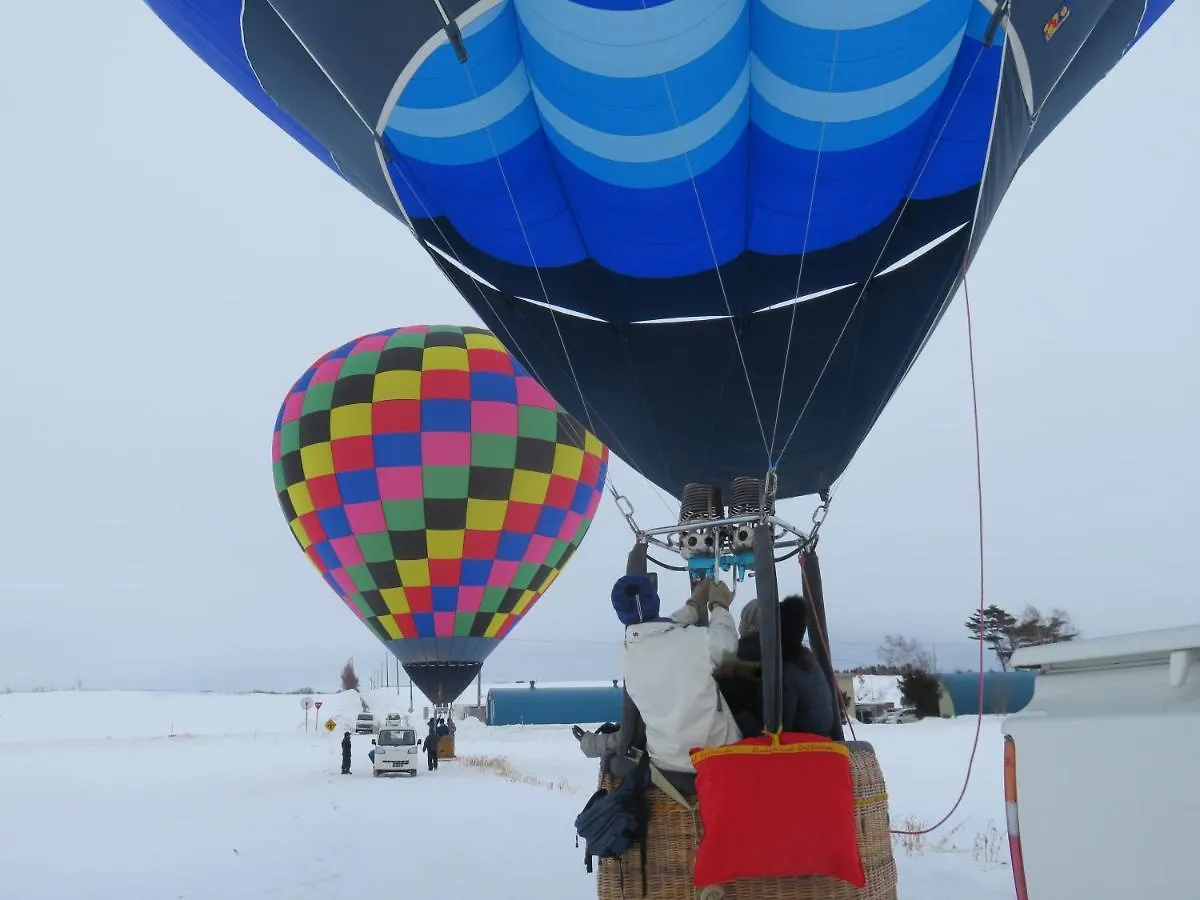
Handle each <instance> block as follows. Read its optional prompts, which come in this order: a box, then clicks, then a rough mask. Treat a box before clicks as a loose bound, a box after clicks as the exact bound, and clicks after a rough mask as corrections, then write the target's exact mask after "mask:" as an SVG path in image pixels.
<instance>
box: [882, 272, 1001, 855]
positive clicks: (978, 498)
mask: <svg viewBox="0 0 1200 900" xmlns="http://www.w3.org/2000/svg"><path fill="white" fill-rule="evenodd" d="M968 252H970V251H969V249H968ZM963 300H964V305H965V306H966V309H967V353H968V358H969V360H970V367H971V415H972V419H973V421H974V426H975V502H976V508H977V511H978V516H979V621H980V622H981V623H982V622H983V616H984V611H985V603H984V596H985V591H984V584H985V582H984V568H983V562H984V542H983V453H982V451H981V449H980V447H981V444H982V441H981V440H980V437H979V395H978V391H977V389H976V382H975V334H974V331H973V329H972V327H971V290H970V288H969V287H968V286H967V269H966V262H965V261H964V263H963ZM979 637H980V640H979V707H978V710H977V712H976V713H975V740H974V741H973V742H972V743H971V756H970V757H969V758H968V759H967V774H966V776H965V777H964V778H963V784H962V790H961V791H959V792H958V799H957V800H955V801H954V805H953V806H952V807H950V812H948V813H946V815H944V816H942V818H940V819H939V820H938V821H937V822H935V823H934V824H933V825H930V826H929V827H928V828H921V829H918V830H914V831H904V830H896V829H892V832H891V833H892V834H900V835H910V836H916V835H922V834H929V833H930V832H931V831H936V830H937V829H938V828H941V827H942V826H943V825H945V824H946V823H947V822H948V821H950V817H951V816H953V815H954V814H955V813H956V812H957V811H958V807H959V806H961V805H962V802H963V798H964V797H965V796H966V795H967V788H968V787H969V786H970V784H971V772H972V770H973V769H974V768H975V754H976V753H977V752H978V750H979V735H980V732H981V731H982V730H983V696H984V690H983V635H982V634H981V635H980V636H979Z"/></svg>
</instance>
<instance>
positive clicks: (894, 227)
mask: <svg viewBox="0 0 1200 900" xmlns="http://www.w3.org/2000/svg"><path fill="white" fill-rule="evenodd" d="M985 49H986V47H985V46H983V45H982V44H981V45H980V47H979V52H978V53H976V54H975V59H974V61H973V62H972V63H971V68H970V69H969V70H968V71H967V77H966V78H964V79H963V83H962V86H961V87H960V88H959V89H958V94H957V95H956V96H955V98H954V103H953V104H952V105H951V107H950V111H949V112H948V113H947V115H946V118H945V120H944V121H943V122H942V125H941V128H939V129H938V133H937V136H936V137H935V138H934V140H933V142H932V143H931V144H930V147H929V152H928V153H927V154H926V155H925V160H924V162H923V163H922V164H921V168H920V170H919V171H918V172H917V177H916V179H915V180H914V181H913V185H912V188H911V189H910V190H909V191H908V192H907V193H906V195H905V197H904V202H903V203H902V204H901V206H900V211H899V212H898V213H897V214H896V220H895V221H894V222H893V223H892V227H891V229H890V230H889V231H888V235H887V237H886V238H885V239H884V242H883V246H882V247H881V248H880V250H879V255H878V256H877V257H876V258H875V262H874V264H873V265H872V266H871V269H870V271H869V272H868V273H867V277H866V279H865V280H864V281H863V284H862V289H861V290H859V292H858V296H857V297H856V298H855V300H854V304H853V305H852V306H851V307H850V312H849V313H848V314H847V316H846V321H845V323H844V324H843V325H842V329H841V331H840V332H839V333H838V336H837V338H836V339H835V340H834V342H833V347H831V348H830V350H829V355H828V356H827V357H826V358H825V363H824V365H822V366H821V371H820V372H819V373H818V375H817V378H816V380H815V381H814V382H813V386H812V390H810V391H809V392H808V397H807V399H806V400H805V401H804V405H803V406H802V407H801V408H800V414H799V415H798V416H797V417H796V423H795V424H794V425H793V426H792V430H791V431H790V432H789V433H788V436H787V439H786V440H785V441H784V443H783V447H782V449H780V451H779V454H778V456H777V458H778V459H782V458H783V455H784V454H785V453H786V452H787V448H788V446H789V445H790V444H791V442H792V438H794V437H795V436H796V432H797V431H798V430H799V428H800V423H801V422H802V421H803V419H804V414H805V413H806V412H808V407H809V405H810V404H811V403H812V400H813V397H815V396H816V393H817V388H818V387H820V385H821V381H822V380H823V379H824V378H825V373H826V372H827V371H828V370H829V366H830V364H831V363H832V362H833V357H834V355H835V354H836V353H837V350H838V347H839V346H841V343H842V339H843V338H844V337H845V336H846V332H847V331H848V330H849V329H850V323H851V322H852V321H854V315H855V313H857V312H858V308H859V306H861V305H862V301H863V298H864V297H865V296H866V294H867V289H868V288H869V287H870V285H871V282H872V281H873V280H874V279H875V273H876V271H877V270H878V269H879V266H880V263H882V262H883V259H884V256H885V255H886V254H887V249H888V247H889V246H891V243H892V238H894V237H895V235H896V232H897V230H898V229H899V227H900V222H901V221H903V219H904V213H905V211H906V210H907V209H908V205H909V203H911V202H912V192H913V191H914V190H916V187H917V186H918V185H919V184H920V183H921V179H922V178H924V176H925V170H926V169H928V168H929V164H930V162H931V161H932V160H933V155H934V153H935V152H936V151H937V149H938V147H939V146H940V145H941V142H942V138H943V137H944V136H945V134H946V129H947V128H948V127H949V125H950V122H951V121H952V120H953V118H954V113H955V112H956V111H957V110H958V105H959V103H960V102H962V98H963V96H964V95H965V94H966V90H967V86H968V85H969V84H970V83H971V79H972V78H973V77H974V75H975V69H976V68H977V67H978V65H979V61H980V60H981V59H982V58H983V52H984V50H985Z"/></svg>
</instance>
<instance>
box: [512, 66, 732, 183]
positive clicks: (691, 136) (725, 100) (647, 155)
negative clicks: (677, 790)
mask: <svg viewBox="0 0 1200 900" xmlns="http://www.w3.org/2000/svg"><path fill="white" fill-rule="evenodd" d="M749 87H750V65H749V63H747V64H746V66H745V68H743V69H742V72H741V74H740V75H739V76H738V78H737V81H735V82H734V84H733V86H732V87H731V88H730V89H729V90H728V91H727V92H726V93H725V96H724V97H722V98H721V99H720V100H718V101H717V103H716V104H714V105H713V107H712V108H711V109H709V110H708V112H706V113H704V115H702V116H700V117H698V118H696V119H693V120H692V121H690V122H687V123H685V124H683V125H680V126H679V127H678V128H672V129H671V130H669V131H661V132H658V133H657V134H645V135H624V134H611V133H609V132H604V131H598V130H596V129H594V128H589V127H588V126H587V125H583V124H581V123H579V122H576V121H575V120H574V119H572V118H571V117H570V116H568V115H567V114H566V113H564V112H562V111H561V110H559V109H557V108H555V106H554V105H553V104H552V103H550V101H549V100H548V99H547V98H546V97H545V96H543V95H542V94H540V93H539V92H538V89H537V86H536V85H535V86H534V88H533V92H534V97H535V98H536V100H537V108H538V112H539V113H541V115H542V120H543V121H544V122H545V123H546V124H547V125H548V126H550V127H552V128H554V130H555V131H557V132H558V133H559V134H560V135H561V136H562V137H564V138H565V139H566V140H568V141H570V142H571V143H572V144H574V145H575V146H576V147H578V148H579V149H581V150H584V151H586V152H587V153H591V154H595V155H596V156H599V157H602V158H604V159H608V160H611V161H613V162H622V163H654V162H659V161H661V160H665V159H671V158H672V157H675V156H681V155H683V154H684V153H688V152H690V151H692V150H696V149H697V148H699V147H701V146H702V145H703V144H705V143H706V142H708V141H710V140H712V139H713V138H714V137H716V135H717V134H719V133H720V132H721V130H722V129H723V128H724V127H725V126H726V125H727V124H729V122H731V121H732V120H733V119H734V118H736V116H737V114H738V111H739V109H740V108H741V106H742V103H743V102H744V101H745V99H746V95H747V92H748V90H749Z"/></svg>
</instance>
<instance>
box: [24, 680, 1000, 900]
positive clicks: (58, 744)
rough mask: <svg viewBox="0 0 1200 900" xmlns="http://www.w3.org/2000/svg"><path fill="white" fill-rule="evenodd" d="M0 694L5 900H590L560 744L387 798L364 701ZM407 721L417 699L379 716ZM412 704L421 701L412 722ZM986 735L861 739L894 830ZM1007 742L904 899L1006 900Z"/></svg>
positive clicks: (983, 758)
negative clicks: (351, 729) (347, 765)
mask: <svg viewBox="0 0 1200 900" xmlns="http://www.w3.org/2000/svg"><path fill="white" fill-rule="evenodd" d="M319 699H323V700H324V701H325V705H324V707H323V708H322V710H321V715H320V719H321V720H322V721H324V720H325V719H326V718H328V717H329V716H330V714H332V716H333V718H334V719H335V721H337V722H338V723H339V728H338V730H336V731H335V732H334V733H333V735H329V734H327V733H325V732H324V731H323V730H322V731H320V732H316V731H314V730H311V726H312V725H313V724H315V722H314V720H315V718H316V717H315V716H310V730H309V731H308V732H307V733H306V732H305V730H304V713H303V711H302V710H301V708H300V698H299V697H297V696H280V695H267V694H169V693H150V692H89V691H82V692H59V693H37V694H5V695H0V879H2V880H0V896H2V897H12V898H21V900H61V898H63V897H71V898H72V900H93V898H94V900H101V898H105V900H107V898H111V897H114V896H120V897H128V898H132V900H241V898H246V900H249V898H254V900H260V898H280V900H343V898H345V900H362V898H363V897H367V896H370V895H372V894H375V893H377V892H379V891H380V890H384V891H385V892H386V893H388V894H389V895H391V894H395V895H397V896H414V897H433V896H452V897H457V896H461V897H470V898H479V900H507V898H514V900H515V898H518V897H519V898H522V900H524V898H527V897H529V896H539V897H547V898H554V900H575V898H578V900H584V898H589V897H595V885H594V881H593V879H592V877H591V876H588V875H587V874H585V872H584V871H583V865H582V862H581V851H579V850H577V849H576V848H575V841H574V830H573V827H572V821H573V819H574V817H575V815H576V813H577V812H578V811H579V808H580V807H581V806H582V805H583V803H584V801H585V800H586V799H587V797H588V795H589V793H590V792H591V791H592V790H593V788H594V787H595V780H596V775H595V770H594V767H593V765H592V764H591V763H589V762H588V761H587V760H585V759H584V758H583V757H582V756H581V755H580V754H579V752H578V750H577V748H576V746H575V742H574V740H573V739H572V738H571V735H570V731H569V729H567V728H566V727H562V726H553V727H534V726H523V727H522V726H517V727H510V728H487V727H486V726H484V725H481V724H479V723H477V722H474V721H466V722H462V723H460V725H459V730H458V737H457V744H458V753H459V755H460V757H461V758H460V759H458V760H455V761H446V762H443V763H442V765H441V766H440V768H439V769H438V771H437V772H433V773H429V772H424V771H423V772H422V773H421V774H420V775H419V776H418V777H417V778H415V779H374V778H372V777H371V770H370V767H369V765H368V763H367V759H366V752H367V750H368V748H369V744H370V739H369V738H367V737H365V736H364V737H355V738H354V754H355V756H354V768H353V774H352V775H350V776H341V775H340V774H339V757H340V751H339V747H338V743H339V741H340V737H341V733H342V730H343V729H342V726H343V725H345V724H349V723H351V722H352V721H353V717H354V716H355V715H356V714H357V713H358V711H359V709H360V704H359V701H358V698H357V696H356V695H353V694H340V695H332V696H329V697H324V698H319ZM368 699H369V700H370V701H371V703H372V706H373V707H374V709H375V711H376V713H377V714H380V715H382V714H383V713H386V712H388V711H393V710H394V711H397V712H405V711H407V707H408V697H407V691H405V692H404V696H403V697H402V698H400V697H396V695H395V694H394V692H392V693H389V692H386V691H380V692H375V693H374V694H371V695H369V696H368ZM420 705H421V701H420V700H418V702H417V715H418V716H419V714H420ZM973 729H974V720H970V719H960V720H947V721H928V722H921V723H916V724H909V725H875V726H862V725H860V726H857V732H858V736H859V738H860V739H864V740H869V741H871V742H872V743H874V745H875V747H876V749H877V751H878V753H879V756H880V759H881V761H882V764H883V767H884V772H885V774H886V776H887V779H888V791H889V794H890V796H891V808H892V815H893V821H894V824H895V825H896V826H897V827H904V826H906V825H911V824H919V823H926V824H931V823H932V822H934V821H936V820H937V819H939V818H941V816H942V815H943V814H944V813H945V812H946V811H947V810H948V809H949V808H950V805H951V804H952V803H953V801H954V799H955V797H957V795H958V791H959V789H960V787H961V783H962V775H963V771H964V768H965V765H966V761H967V756H968V753H969V750H970V746H971V739H972V736H973ZM1001 751H1002V748H1001V739H1000V732H999V723H998V721H997V720H992V719H989V720H985V722H984V731H983V738H982V740H981V745H980V751H979V755H978V758H977V759H976V768H975V775H974V777H973V779H972V783H971V788H970V790H969V791H968V793H967V796H966V799H965V800H964V802H963V805H962V807H961V808H960V810H959V811H958V813H956V814H955V816H954V818H953V819H952V820H951V821H950V823H949V824H948V825H947V826H946V828H944V829H943V830H941V831H939V832H937V833H935V834H933V835H931V836H929V837H928V838H925V839H923V840H915V839H903V838H897V840H896V857H897V861H898V863H899V866H900V873H901V875H900V878H901V880H900V896H901V898H902V900H961V898H964V897H970V898H972V900H1011V898H1012V897H1013V888H1012V880H1011V878H1010V875H1009V872H1008V866H1007V846H1006V843H1005V841H1004V839H1003V833H1002V831H1001V829H1002V828H1003V821H1004V803H1003V794H1002V771H1001Z"/></svg>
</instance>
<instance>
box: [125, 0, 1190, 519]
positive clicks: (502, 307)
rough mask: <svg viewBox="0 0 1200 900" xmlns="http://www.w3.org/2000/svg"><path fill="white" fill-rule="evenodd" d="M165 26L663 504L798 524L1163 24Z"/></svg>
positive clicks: (440, 6) (602, 14)
mask: <svg viewBox="0 0 1200 900" xmlns="http://www.w3.org/2000/svg"><path fill="white" fill-rule="evenodd" d="M148 2H149V4H150V6H151V7H152V8H153V9H154V10H155V11H156V12H157V13H158V14H159V16H160V17H161V18H162V19H163V20H164V21H165V22H166V23H167V24H168V25H169V26H170V27H171V28H172V29H173V30H174V31H175V32H176V33H177V34H178V35H179V36H180V37H181V38H182V39H183V40H184V41H186V42H187V44H188V45H189V46H190V47H191V48H192V49H193V50H194V51H195V52H196V53H198V54H199V55H200V56H201V57H203V58H204V59H205V60H206V61H207V62H208V63H209V64H210V65H211V66H212V67H213V68H214V69H216V70H217V71H218V72H219V73H220V74H221V75H222V76H223V77H224V78H225V79H226V80H227V81H228V82H229V83H230V84H232V85H233V86H234V87H236V88H237V89H238V90H239V91H240V92H241V93H242V94H243V95H244V96H245V97H247V98H248V99H249V100H250V101H251V102H253V103H254V104H255V105H256V106H257V107H258V108H259V109H260V110H262V111H263V112H264V113H265V114H266V115H268V116H270V117H271V118H272V119H273V120H274V121H275V122H276V123H277V124H279V125H280V127H282V128H283V129H284V130H285V131H287V132H288V133H289V134H291V135H292V136H293V137H294V138H296V139H297V140H298V141H300V142H301V143H302V144H304V146H306V147H307V148H308V149H309V150H310V151H312V153H314V154H315V155H316V156H317V157H318V158H320V159H321V160H322V161H323V162H324V163H325V164H326V165H328V166H330V167H331V168H333V169H334V170H335V171H337V172H338V173H339V174H340V175H341V176H342V177H343V178H345V179H346V180H347V181H348V182H349V183H350V184H352V185H353V186H354V187H355V188H357V189H358V190H359V191H361V192H362V193H363V194H365V195H366V196H368V197H369V198H371V200H373V201H374V202H375V203H377V204H378V205H379V206H381V207H383V208H384V209H385V210H387V211H388V212H390V213H391V214H392V215H394V216H396V217H397V218H398V219H401V220H402V221H404V222H405V223H406V224H407V225H409V227H410V228H412V230H413V231H414V233H415V235H416V236H417V238H418V239H419V241H420V244H421V246H422V247H423V248H424V249H426V250H427V251H428V252H429V254H430V256H431V257H432V259H433V260H434V262H435V263H436V264H437V265H438V266H439V267H440V268H441V269H442V270H443V272H444V273H445V274H446V276H447V277H448V278H450V279H451V280H452V281H453V282H454V284H455V286H456V287H457V289H458V290H459V292H460V293H461V294H462V296H463V297H464V298H465V299H466V300H467V301H468V302H469V303H470V304H471V305H472V307H473V308H474V309H475V311H476V313H477V314H478V315H479V316H480V317H481V318H482V319H483V321H484V322H485V323H486V324H487V325H488V326H489V327H490V328H491V329H492V330H493V331H494V332H495V333H496V334H497V335H498V336H499V337H501V338H502V339H503V341H504V342H505V344H506V346H508V347H509V348H510V350H512V352H513V353H514V354H516V356H517V357H518V358H519V359H520V360H521V361H522V363H523V365H525V367H526V368H527V369H528V370H529V371H531V372H533V373H534V374H535V375H536V376H537V377H538V378H539V380H540V381H541V382H542V383H543V384H544V385H546V387H547V388H548V389H549V390H550V391H551V393H552V394H553V395H554V396H555V397H557V398H558V400H559V401H560V402H561V403H563V404H564V406H565V407H566V408H567V409H568V410H569V411H571V412H572V413H573V414H574V415H575V416H576V417H577V418H578V419H579V420H580V421H582V422H585V423H588V424H589V427H594V430H595V432H596V434H597V435H598V437H599V438H600V439H601V440H603V441H604V442H605V443H606V444H607V445H609V446H611V447H612V448H613V450H614V451H615V452H617V453H618V454H620V455H621V456H623V457H624V458H625V459H627V460H628V461H629V462H631V463H632V464H633V465H634V466H635V467H636V468H637V469H639V470H640V471H641V472H642V473H644V474H645V475H646V476H647V477H648V478H649V479H650V480H651V481H653V482H655V483H656V484H658V485H660V486H662V487H664V488H666V489H667V490H668V491H670V492H671V493H672V494H674V495H675V496H679V495H680V493H681V489H682V486H683V485H684V484H686V483H688V482H726V483H728V481H729V480H730V479H732V478H733V477H735V476H739V475H758V476H761V475H764V474H765V473H767V472H768V471H769V470H774V471H775V472H776V474H777V477H778V494H779V496H780V497H790V496H798V495H803V494H810V493H814V492H817V491H819V490H822V489H825V488H828V487H829V486H830V485H831V483H832V482H833V481H834V479H836V478H837V477H838V476H839V475H840V474H841V472H842V471H843V470H844V469H845V467H846V466H847V465H848V463H849V461H850V459H851V457H852V456H853V455H854V453H855V451H856V450H857V448H858V447H859V446H860V445H861V443H862V442H863V440H864V439H865V438H866V435H867V433H868V432H869V431H870V429H871V427H872V426H873V424H874V422H875V421H876V419H877V418H878V416H879V414H880V413H881V411H882V410H883V408H884V406H885V405H886V403H887V402H888V400H889V399H890V397H891V396H892V395H893V393H894V392H895V390H896V388H897V387H898V385H899V383H900V381H901V379H902V378H903V377H904V375H905V373H906V372H907V371H908V369H909V367H910V366H911V365H912V364H913V362H914V361H915V359H916V357H917V355H918V353H919V352H920V350H921V348H922V347H923V346H924V344H925V341H926V340H927V338H928V336H929V334H930V333H931V331H932V330H933V328H934V327H935V326H936V324H937V322H938V321H939V319H940V317H941V315H942V313H943V312H944V310H945V309H946V306H947V304H948V303H949V300H950V298H951V297H952V296H953V295H954V292H955V291H956V289H957V287H958V285H959V284H960V283H961V279H962V275H963V273H964V271H965V268H966V264H967V262H968V261H969V259H970V258H971V257H972V256H973V255H974V253H975V252H976V250H977V249H978V247H979V245H980V242H981V241H982V240H983V238H984V234H985V233H986V231H987V228H988V225H989V224H990V222H991V221H992V219H993V217H994V215H995V213H996V211H997V209H998V208H999V206H1000V203H1001V200H1002V198H1003V197H1004V195H1005V192H1006V191H1007V190H1008V187H1009V185H1010V184H1011V183H1012V180H1013V178H1014V177H1015V175H1016V172H1017V170H1018V168H1019V167H1020V165H1021V164H1022V163H1023V162H1024V160H1025V159H1027V158H1028V156H1029V154H1030V153H1032V152H1033V151H1034V149H1035V148H1037V147H1038V146H1039V145H1040V144H1041V143H1042V142H1043V141H1044V140H1045V139H1046V137H1047V136H1048V135H1050V134H1051V133H1052V132H1053V130H1054V129H1055V128H1056V127H1058V125H1059V124H1060V123H1061V122H1062V121H1063V119H1064V118H1065V117H1066V116H1067V115H1068V114H1069V113H1070V111H1071V110H1072V109H1073V108H1074V107H1075V106H1076V105H1077V104H1078V103H1079V101H1080V100H1081V99H1082V98H1083V97H1084V96H1085V95H1086V94H1087V93H1088V92H1089V91H1090V90H1091V89H1092V88H1093V87H1094V86H1096V85H1097V84H1098V83H1099V82H1100V81H1101V79H1103V78H1104V76H1105V75H1106V74H1107V73H1108V72H1109V71H1110V70H1111V69H1112V68H1113V67H1114V66H1115V65H1117V64H1118V62H1119V61H1120V60H1121V59H1122V58H1123V56H1124V55H1125V54H1126V52H1127V51H1128V50H1129V49H1130V48H1131V47H1132V46H1133V45H1134V44H1135V43H1136V42H1137V41H1139V40H1140V39H1141V38H1142V37H1143V36H1144V35H1145V34H1146V32H1147V31H1148V29H1150V28H1151V26H1153V25H1154V24H1155V23H1156V22H1157V21H1158V20H1159V18H1160V17H1161V16H1162V15H1163V13H1164V11H1165V10H1166V9H1167V8H1168V7H1169V6H1170V4H1171V0H1089V2H1087V3H1083V2H1077V0H1068V2H1063V3H1027V2H1015V3H1011V4H1010V3H1007V2H997V0H860V2H850V0H845V2H832V0H405V2H399V0H392V2H382V0H337V2H324V3H317V2H313V0H244V2H243V0H148ZM1163 114H1164V115H1177V114H1178V113H1177V111H1171V110H1164V113H1163ZM1112 127H1113V128H1114V129H1116V128H1119V127H1121V123H1120V122H1119V121H1114V122H1112ZM1101 139H1103V138H1102V137H1101ZM1053 200H1054V198H1053V197H1047V198H1046V202H1053ZM718 419H719V422H720V427H719V430H717V427H716V425H715V420H718Z"/></svg>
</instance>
